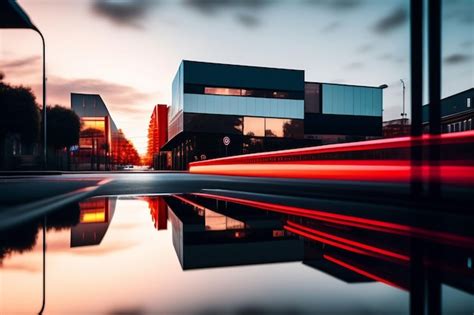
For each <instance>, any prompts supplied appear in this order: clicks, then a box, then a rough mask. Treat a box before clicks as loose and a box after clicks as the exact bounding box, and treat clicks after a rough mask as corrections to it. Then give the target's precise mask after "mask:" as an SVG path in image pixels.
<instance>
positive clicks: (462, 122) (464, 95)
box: [423, 88, 474, 133]
mask: <svg viewBox="0 0 474 315" xmlns="http://www.w3.org/2000/svg"><path fill="white" fill-rule="evenodd" d="M473 100H474V88H470V89H468V90H465V91H462V92H460V93H457V94H454V95H451V96H449V97H446V98H444V99H442V100H441V130H442V132H443V133H451V132H459V131H467V130H473V129H474V124H473V120H474V104H473V102H474V101H473ZM429 113H430V108H429V105H424V106H423V125H424V129H425V132H427V131H428V130H429Z"/></svg>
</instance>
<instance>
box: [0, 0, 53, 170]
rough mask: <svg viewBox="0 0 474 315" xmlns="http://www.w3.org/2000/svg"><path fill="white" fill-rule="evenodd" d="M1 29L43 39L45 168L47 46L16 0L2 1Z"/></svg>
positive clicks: (45, 163) (44, 163) (45, 158)
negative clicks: (32, 33)
mask: <svg viewBox="0 0 474 315" xmlns="http://www.w3.org/2000/svg"><path fill="white" fill-rule="evenodd" d="M0 28H5V29H15V28H17V29H31V30H34V31H35V32H37V33H38V34H39V35H40V37H41V42H42V44H43V113H42V114H43V167H44V168H46V165H47V141H46V140H47V134H46V45H45V41H44V37H43V34H42V33H41V32H40V30H39V29H38V28H37V27H36V26H35V25H34V24H33V22H31V20H30V18H29V17H28V15H27V14H26V13H25V11H23V9H22V8H21V7H20V6H19V5H18V3H16V1H14V0H6V1H0Z"/></svg>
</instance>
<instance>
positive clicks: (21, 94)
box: [0, 73, 40, 164]
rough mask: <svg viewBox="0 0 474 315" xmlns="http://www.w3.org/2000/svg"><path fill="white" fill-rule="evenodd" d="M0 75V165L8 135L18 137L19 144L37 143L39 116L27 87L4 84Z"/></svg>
mask: <svg viewBox="0 0 474 315" xmlns="http://www.w3.org/2000/svg"><path fill="white" fill-rule="evenodd" d="M3 78H4V75H3V74H2V73H0V113H1V114H0V164H2V163H3V161H4V150H5V141H6V139H7V136H9V135H15V134H16V135H19V136H20V139H21V142H22V143H25V144H32V143H35V142H37V141H38V136H39V131H40V114H39V108H38V105H37V104H36V99H35V96H34V95H33V92H32V91H31V89H30V88H28V87H23V86H12V85H10V84H7V83H4V82H3V81H2V80H3Z"/></svg>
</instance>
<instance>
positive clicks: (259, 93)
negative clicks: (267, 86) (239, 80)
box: [242, 89, 266, 97]
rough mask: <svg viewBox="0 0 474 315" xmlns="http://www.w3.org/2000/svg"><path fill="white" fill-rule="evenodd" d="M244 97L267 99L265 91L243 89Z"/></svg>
mask: <svg viewBox="0 0 474 315" xmlns="http://www.w3.org/2000/svg"><path fill="white" fill-rule="evenodd" d="M242 96H252V97H266V95H265V91H263V90H248V89H242Z"/></svg>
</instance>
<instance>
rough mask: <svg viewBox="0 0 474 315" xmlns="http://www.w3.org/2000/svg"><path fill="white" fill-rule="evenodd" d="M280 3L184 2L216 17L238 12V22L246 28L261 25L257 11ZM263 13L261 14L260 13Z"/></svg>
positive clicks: (269, 0) (257, 0)
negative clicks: (225, 13)
mask: <svg viewBox="0 0 474 315" xmlns="http://www.w3.org/2000/svg"><path fill="white" fill-rule="evenodd" d="M277 2H279V1H278V0H246V1H236V0H184V1H183V4H184V5H185V6H187V7H188V8H191V9H193V10H196V11H198V12H200V13H202V14H206V15H214V14H220V13H224V12H227V11H230V10H232V11H236V12H237V15H236V18H237V21H238V22H239V23H240V24H242V25H243V26H245V27H256V26H258V25H260V17H259V16H258V15H257V11H261V10H262V9H264V8H266V7H268V6H270V5H273V4H275V3H277ZM260 13H261V12H260Z"/></svg>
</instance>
